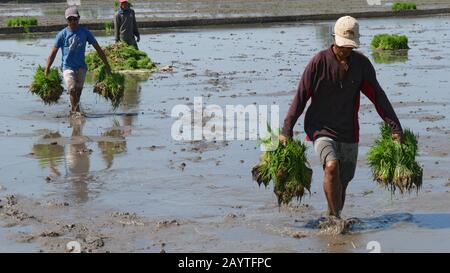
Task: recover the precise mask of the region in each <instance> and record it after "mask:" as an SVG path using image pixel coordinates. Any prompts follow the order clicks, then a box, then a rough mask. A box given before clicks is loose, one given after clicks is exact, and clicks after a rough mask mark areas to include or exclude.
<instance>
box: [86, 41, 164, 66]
mask: <svg viewBox="0 0 450 273" xmlns="http://www.w3.org/2000/svg"><path fill="white" fill-rule="evenodd" d="M104 51H105V54H106V57H107V58H108V62H109V64H110V66H111V69H112V70H114V71H132V70H142V69H143V70H147V71H148V70H152V69H154V68H156V64H155V63H154V62H153V61H152V60H151V59H150V58H149V57H148V56H147V53H145V52H143V51H140V50H137V49H136V48H135V47H133V46H131V45H128V44H126V43H123V42H119V43H115V44H112V45H108V46H106V47H105V48H104ZM86 64H87V66H88V71H91V72H94V73H99V70H100V69H101V67H102V66H103V62H102V60H101V59H100V57H99V55H98V53H97V52H95V51H94V52H90V53H88V54H87V55H86Z"/></svg>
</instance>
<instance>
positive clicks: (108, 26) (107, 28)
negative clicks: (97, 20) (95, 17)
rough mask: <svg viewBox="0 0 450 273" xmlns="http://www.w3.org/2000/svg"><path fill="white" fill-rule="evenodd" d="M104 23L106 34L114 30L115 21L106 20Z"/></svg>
mask: <svg viewBox="0 0 450 273" xmlns="http://www.w3.org/2000/svg"><path fill="white" fill-rule="evenodd" d="M104 25H105V32H106V34H111V33H112V31H113V27H114V25H113V22H112V21H106V22H105V23H104Z"/></svg>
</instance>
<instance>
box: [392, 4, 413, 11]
mask: <svg viewBox="0 0 450 273" xmlns="http://www.w3.org/2000/svg"><path fill="white" fill-rule="evenodd" d="M413 9H417V6H416V3H410V2H407V3H405V2H395V3H394V4H393V5H392V10H393V11H400V10H413Z"/></svg>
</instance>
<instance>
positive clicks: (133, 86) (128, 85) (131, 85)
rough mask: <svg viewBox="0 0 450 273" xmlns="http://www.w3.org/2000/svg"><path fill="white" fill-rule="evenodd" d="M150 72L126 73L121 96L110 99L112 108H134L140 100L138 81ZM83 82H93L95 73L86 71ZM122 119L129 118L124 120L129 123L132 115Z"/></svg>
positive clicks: (146, 76)
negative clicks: (115, 99)
mask: <svg viewBox="0 0 450 273" xmlns="http://www.w3.org/2000/svg"><path fill="white" fill-rule="evenodd" d="M151 73H152V72H151V71H145V72H144V71H139V72H136V73H134V74H128V73H127V74H126V75H125V83H124V85H125V86H124V94H123V96H120V97H119V99H117V101H111V104H112V106H113V108H114V110H116V109H117V108H118V107H120V108H121V109H122V110H124V111H125V112H128V111H129V110H133V109H134V110H136V108H137V107H138V106H139V102H140V92H141V87H140V85H139V83H140V82H145V81H147V80H148V79H149V77H150V75H151ZM85 82H86V83H88V84H94V83H95V75H94V74H93V73H87V74H86V80H85ZM124 119H130V120H131V121H128V122H125V125H131V123H132V120H133V119H134V117H131V116H127V117H125V118H124Z"/></svg>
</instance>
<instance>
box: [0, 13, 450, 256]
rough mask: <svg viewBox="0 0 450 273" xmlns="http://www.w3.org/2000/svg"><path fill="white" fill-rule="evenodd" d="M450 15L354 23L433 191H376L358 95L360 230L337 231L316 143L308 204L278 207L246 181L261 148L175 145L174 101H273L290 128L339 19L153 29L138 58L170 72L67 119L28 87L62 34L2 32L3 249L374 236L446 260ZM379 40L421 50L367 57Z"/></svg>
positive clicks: (290, 245) (367, 123) (370, 116)
mask: <svg viewBox="0 0 450 273" xmlns="http://www.w3.org/2000/svg"><path fill="white" fill-rule="evenodd" d="M136 5H137V4H136ZM449 19H450V17H449V16H442V17H423V18H409V19H406V18H405V19H370V20H363V19H362V20H360V25H361V33H362V35H363V36H362V37H361V42H362V43H363V45H362V48H361V49H360V50H361V51H362V52H363V53H364V54H366V55H367V56H369V57H370V59H371V60H372V62H373V63H374V65H375V68H376V70H377V73H378V74H377V75H378V79H379V81H380V83H381V85H382V86H383V87H384V89H385V91H386V93H387V94H388V96H389V98H390V100H391V102H392V104H393V105H394V108H395V110H396V112H397V114H398V115H399V118H400V120H401V122H402V125H403V127H407V128H411V129H413V130H414V131H415V132H417V133H418V134H419V146H420V149H419V157H418V161H419V162H420V164H421V165H423V168H424V185H423V188H422V190H421V191H420V192H419V193H418V194H417V195H416V194H415V193H411V194H410V195H408V194H407V195H404V196H391V195H390V194H389V193H388V192H387V191H386V190H385V189H383V188H380V187H378V186H377V185H376V183H375V182H373V181H372V178H371V173H370V169H369V168H368V167H367V165H366V161H365V157H366V153H367V150H368V148H369V146H370V145H371V144H372V142H373V140H374V139H375V138H376V137H377V134H378V124H379V122H380V121H381V119H380V118H379V116H378V115H377V113H376V111H375V108H374V107H373V105H372V104H371V103H370V101H369V100H368V99H367V98H366V97H364V96H362V97H361V110H360V116H359V119H360V126H361V142H360V149H359V161H358V168H357V172H356V176H355V178H354V180H353V181H352V182H351V184H350V186H349V189H348V198H347V203H346V207H345V209H344V211H343V216H344V218H357V221H355V223H354V224H353V225H352V227H351V228H350V229H349V231H348V233H347V234H345V235H337V236H327V235H321V234H320V233H319V230H318V229H317V228H316V225H315V224H314V222H315V221H317V219H319V217H321V216H322V215H324V212H325V211H326V202H325V196H324V194H323V190H322V170H321V167H320V166H319V164H318V159H317V157H316V155H315V154H314V153H313V149H312V147H311V143H307V145H308V147H309V150H308V156H309V159H310V161H311V164H312V166H313V171H314V174H313V185H312V191H311V195H310V196H306V198H304V199H303V200H302V203H301V204H297V203H295V202H294V203H293V204H292V205H290V206H288V207H281V208H279V207H278V205H277V203H276V198H275V195H274V194H273V189H272V187H269V188H267V189H265V188H263V187H262V188H259V187H258V186H257V184H256V183H255V182H253V181H252V177H251V173H250V170H251V168H252V166H253V165H254V164H255V163H256V162H257V160H258V157H259V154H260V149H259V146H258V143H257V141H255V140H247V141H233V140H230V141H226V142H225V141H215V142H214V141H192V142H186V141H175V140H173V139H172V138H171V127H172V124H173V123H174V122H175V121H176V118H174V117H172V116H171V111H172V109H173V107H174V106H176V105H179V104H184V105H187V106H188V107H193V101H194V97H200V96H201V97H202V98H203V104H204V105H205V106H206V105H212V104H215V105H218V106H220V107H222V108H223V109H225V106H226V105H229V104H230V105H238V104H241V105H244V106H246V105H252V104H256V105H272V104H276V105H279V106H280V119H283V118H284V115H285V114H286V111H287V107H288V104H289V103H290V100H291V99H292V96H293V94H294V90H295V89H296V86H297V84H298V80H299V76H300V75H301V73H302V72H303V69H304V67H305V65H306V64H307V62H308V61H309V60H310V58H311V57H312V56H313V55H314V54H315V53H316V52H317V51H319V50H321V49H323V48H325V47H328V46H329V45H330V44H331V42H332V37H331V33H332V32H331V31H332V26H333V24H334V22H322V23H316V24H283V25H264V26H261V25H258V26H251V25H249V26H242V27H236V28H220V27H217V28H194V29H191V30H186V29H183V30H177V29H172V30H170V31H165V32H163V31H151V30H148V31H146V32H145V35H142V38H141V42H140V44H139V47H140V49H141V50H144V51H146V52H147V53H148V54H149V56H150V57H151V58H152V59H153V60H154V61H156V62H158V63H159V64H160V67H162V66H165V65H171V66H172V68H173V71H168V72H167V71H166V72H155V73H153V74H148V75H140V76H136V77H128V78H127V82H126V93H125V97H124V101H123V103H122V105H120V106H119V108H118V109H117V110H116V111H113V110H112V108H111V106H110V104H109V103H108V102H107V101H105V100H104V99H102V98H100V97H99V96H98V95H96V94H94V93H93V92H92V89H93V85H92V82H87V83H86V85H85V88H84V91H83V95H82V98H81V104H82V105H81V109H82V111H83V112H84V113H85V114H86V117H85V118H81V119H69V116H68V114H69V109H70V108H69V98H68V95H67V94H66V93H65V94H64V95H63V96H62V98H61V100H60V102H59V103H58V104H56V105H54V106H51V107H49V106H46V105H44V104H42V103H41V102H40V99H39V98H38V97H36V96H33V95H32V94H30V93H29V92H28V91H27V90H28V85H29V84H30V83H31V80H32V76H33V73H34V70H35V68H36V66H37V65H38V64H41V65H43V64H45V60H46V58H47V56H48V54H49V52H50V48H51V46H52V44H53V39H54V36H53V35H54V34H47V36H45V37H42V36H27V37H20V38H17V37H16V38H9V37H2V39H1V40H0V61H1V63H2V64H3V65H2V66H1V68H0V74H1V78H2V87H1V88H0V93H1V97H2V99H1V100H0V149H1V153H0V200H1V201H0V251H1V252H10V251H20V252H28V251H31V252H37V251H44V252H64V251H66V244H67V243H68V242H70V241H74V240H77V241H79V242H80V243H81V246H82V248H83V250H85V251H92V252H105V251H111V252H125V251H126V252H128V251H131V252H159V251H162V250H164V251H166V252H180V251H186V252H329V251H332V252H368V251H369V250H367V245H368V243H369V242H370V241H378V242H379V243H380V245H381V251H383V252H399V251H408V252H416V251H438V252H448V251H450V248H449V245H450V239H448V238H450V213H449V207H450V172H449V170H448V166H450V158H449V156H448V154H449V153H450V148H449V147H450V145H449V133H450V127H449V126H450V124H449V119H448V116H449V115H450V113H449V107H448V104H449V103H450V94H449V92H448V90H449V89H450V83H449V81H450V79H449V75H450V65H449V59H450V23H449V22H450V20H449ZM384 32H387V33H397V34H406V35H407V36H408V37H409V45H410V47H411V49H410V50H409V51H408V52H407V54H406V55H402V56H400V58H397V57H398V56H377V55H376V54H373V53H372V52H371V50H370V40H371V38H372V37H373V35H375V34H378V33H384ZM97 38H98V41H99V43H100V44H101V45H106V44H108V43H111V42H113V38H112V37H109V36H102V37H99V36H98V37H97ZM89 49H90V50H92V48H89ZM59 54H60V53H59ZM60 57H61V56H60V55H58V57H57V59H56V60H55V65H59V64H60ZM303 118H304V116H303V115H302V116H301V117H300V119H299V122H298V123H297V126H296V127H295V130H296V131H297V132H296V134H297V137H298V138H301V139H303V138H304V136H305V135H304V133H303V130H302V129H303V128H302V127H303ZM280 122H281V120H280Z"/></svg>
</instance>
